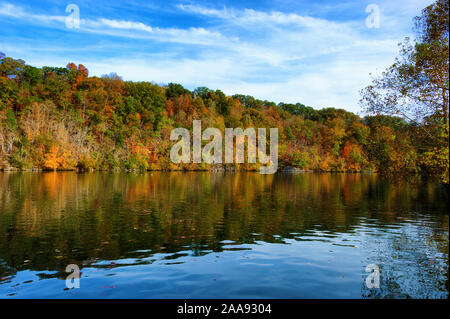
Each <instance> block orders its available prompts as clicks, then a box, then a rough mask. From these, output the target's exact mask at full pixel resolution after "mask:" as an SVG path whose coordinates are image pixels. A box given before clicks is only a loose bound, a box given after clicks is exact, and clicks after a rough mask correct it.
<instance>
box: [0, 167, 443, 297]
mask: <svg viewBox="0 0 450 319" xmlns="http://www.w3.org/2000/svg"><path fill="white" fill-rule="evenodd" d="M443 196H445V195H444V192H443V191H442V190H440V189H439V188H438V187H437V186H436V185H435V184H433V183H431V182H430V183H427V182H425V181H420V180H415V181H414V182H411V181H408V182H406V181H403V182H400V183H392V182H390V181H388V180H384V179H382V178H379V177H377V176H376V175H372V174H366V175H365V174H276V175H260V174H257V173H237V174H220V173H218V174H211V173H195V172H194V173H181V172H172V173H161V172H153V173H146V174H141V175H139V174H111V173H90V174H75V173H71V172H68V173H42V174H41V173H39V174H38V173H22V174H19V173H17V174H16V173H15V174H0V260H3V261H5V262H6V264H7V265H9V266H10V267H12V268H13V269H17V270H21V269H36V270H43V269H53V270H62V269H64V267H65V266H66V265H67V264H69V263H81V262H82V261H86V260H93V259H95V258H99V259H118V258H121V257H125V256H126V257H132V256H141V255H142V254H143V253H138V252H136V251H137V250H151V253H156V252H168V253H175V252H178V251H180V250H185V249H186V248H185V247H183V246H190V247H191V249H192V250H194V252H196V254H199V255H201V254H202V252H204V251H205V250H215V251H220V250H221V249H223V248H222V246H223V244H222V243H220V242H221V241H223V240H233V241H236V242H238V243H252V242H254V241H255V240H265V241H267V242H282V241H283V238H295V237H299V236H300V237H301V235H308V236H314V231H322V232H323V231H325V232H327V233H330V234H333V233H335V234H336V235H337V234H338V233H352V232H356V231H358V230H359V229H361V227H363V225H361V223H362V221H364V223H368V224H370V225H371V226H373V227H376V228H373V229H377V230H378V231H379V232H380V235H383V234H385V238H384V240H380V242H383V243H385V244H386V245H387V243H388V244H389V246H386V247H384V248H383V249H384V250H383V251H382V252H381V253H380V255H379V256H380V258H381V259H380V262H383V258H385V259H384V260H385V261H386V263H388V262H387V260H391V259H386V258H387V257H383V256H387V255H386V254H387V252H391V251H393V250H396V248H395V247H396V245H398V243H396V242H395V241H393V240H392V239H391V237H392V238H394V236H391V235H389V234H387V233H383V231H382V229H383V227H389V226H391V225H409V224H410V223H411V222H414V221H420V220H428V224H427V225H423V226H422V227H419V226H418V228H417V229H418V230H414V231H411V233H406V235H405V236H406V238H407V239H408V240H407V243H406V244H403V245H401V244H400V245H399V246H398V247H399V251H400V253H402V252H403V253H404V254H410V255H408V256H407V257H408V258H410V259H411V260H420V258H421V255H420V253H419V252H417V253H414V252H410V248H411V249H414V247H416V248H417V247H418V246H417V245H419V244H422V245H426V246H423V247H422V251H423V250H426V249H428V250H429V251H432V250H433V249H435V248H432V247H435V246H436V245H441V246H442V245H443V246H445V247H441V248H439V249H441V251H442V252H443V253H446V254H447V256H448V232H447V238H441V237H439V236H442V231H441V230H439V229H440V227H444V228H445V227H448V214H445V212H446V211H447V210H448V206H447V205H448V204H447V201H446V199H443V198H442V197H443ZM419 214H421V215H420V216H419ZM386 230H389V228H386ZM419 230H420V231H419ZM292 233H296V234H295V235H294V234H292ZM274 235H280V236H281V237H274ZM367 238H368V239H369V238H370V240H368V241H367V242H369V243H370V245H372V243H373V245H375V243H376V241H374V238H377V237H376V236H375V237H374V236H371V237H367ZM395 238H396V237H395ZM436 249H437V248H436ZM445 250H446V252H444V251H445ZM418 251H420V250H418ZM389 258H391V257H389ZM414 258H415V259H414ZM24 260H30V262H28V263H24ZM374 263H376V262H374ZM425 268H426V267H425ZM428 268H430V267H428ZM428 268H427V270H428ZM0 271H1V272H4V270H3V268H1V270H0ZM383 271H385V272H386V274H389V271H391V270H390V269H387V268H385V269H384V270H383ZM392 271H395V269H394V270H392ZM7 272H9V271H7ZM385 278H388V277H387V275H386V277H385ZM393 278H395V276H393ZM447 282H448V280H447ZM388 284H389V285H392V291H395V289H394V288H395V283H394V281H392V282H391V281H389V283H388ZM389 291H391V290H389ZM366 293H367V294H368V293H369V292H364V294H366Z"/></svg>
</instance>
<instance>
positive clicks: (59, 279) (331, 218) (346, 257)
mask: <svg viewBox="0 0 450 319" xmlns="http://www.w3.org/2000/svg"><path fill="white" fill-rule="evenodd" d="M202 176H203V175H202V174H199V177H194V178H193V179H191V180H189V183H186V184H182V185H181V186H180V185H179V184H175V185H170V186H169V184H167V183H166V180H165V179H161V180H158V181H157V182H156V184H155V187H154V188H153V190H152V191H151V192H150V194H149V195H148V194H147V195H142V194H141V195H139V194H133V195H130V192H132V189H133V187H134V186H135V187H136V189H139V184H137V185H133V181H132V180H131V177H123V176H122V177H121V179H119V181H121V182H126V183H125V185H126V186H120V187H119V189H120V190H121V196H118V192H117V189H115V188H114V187H118V186H117V185H123V184H122V183H119V184H114V183H112V184H111V183H110V184H109V185H110V187H112V188H113V189H115V190H116V192H112V191H111V189H109V188H105V189H102V188H101V187H100V186H99V184H98V183H94V182H98V180H95V179H94V180H90V181H87V182H86V184H79V185H78V186H79V187H80V186H81V187H80V188H81V191H80V188H79V189H78V192H79V193H78V197H76V198H75V199H74V193H73V192H68V193H67V194H66V195H65V196H64V198H67V197H68V198H70V200H68V201H67V202H64V203H63V204H61V203H59V204H60V205H61V207H63V208H64V210H65V211H66V212H67V213H65V214H64V213H63V214H62V216H59V217H57V218H55V217H52V218H49V219H47V220H45V222H44V221H42V219H39V218H36V217H35V218H34V219H33V218H30V216H28V218H26V219H23V220H21V221H20V222H19V217H18V216H17V215H14V214H13V215H12V216H15V218H16V219H15V222H16V224H14V223H12V222H11V219H10V220H7V218H8V217H10V216H11V215H8V214H7V212H8V210H7V209H5V208H2V209H3V212H2V211H1V210H0V212H1V214H0V222H1V225H2V227H4V225H9V227H10V228H2V231H4V229H7V230H8V233H6V232H5V233H4V235H2V236H1V237H0V242H1V243H2V245H1V246H0V247H1V250H0V252H1V255H0V256H4V257H2V258H1V259H0V261H1V264H0V277H2V278H1V280H0V297H2V298H5V297H13V298H14V297H18V298H24V297H25V298H47V297H50V298H360V297H363V298H384V297H388V298H407V297H412V298H445V297H447V296H448V291H447V288H446V285H448V277H447V272H448V214H443V213H442V212H445V211H446V210H445V208H446V206H445V205H448V204H447V203H446V202H444V201H443V200H442V199H441V200H439V198H440V197H439V196H441V195H440V194H439V193H437V194H438V195H433V196H431V195H430V193H429V192H428V194H427V195H426V196H425V197H423V196H424V195H423V192H420V191H419V189H420V188H422V189H425V186H424V185H414V184H413V185H409V184H406V185H402V186H401V187H398V188H393V186H392V185H388V184H383V183H382V181H380V180H379V179H376V178H373V177H370V179H367V180H365V179H356V180H352V179H341V178H337V177H333V176H328V179H330V180H324V179H323V177H320V178H322V183H331V186H330V185H328V188H327V189H328V191H323V188H317V189H316V188H315V186H314V185H315V183H316V182H317V181H316V180H315V179H317V178H319V177H312V176H315V175H310V176H308V177H306V176H304V175H303V176H296V177H292V176H290V177H286V179H283V178H281V179H275V180H271V181H270V182H264V181H263V182H261V184H260V185H255V189H256V190H253V191H249V189H248V188H247V186H246V185H245V186H242V181H243V180H242V179H239V180H238V181H239V183H235V184H234V187H236V188H237V189H236V193H233V192H230V194H227V193H226V192H225V194H223V192H222V193H219V192H218V191H217V192H216V191H214V190H211V189H206V190H204V193H205V194H203V195H202V194H201V193H200V192H198V189H197V190H196V188H197V187H198V186H199V184H202V181H201V180H199V179H201V178H203V177H202ZM147 177H148V176H147ZM147 177H146V175H143V176H141V177H138V178H137V179H138V180H140V179H147ZM178 177H179V178H180V179H183V178H184V179H188V178H189V177H183V175H181V176H178ZM230 178H232V177H230ZM306 178H308V179H310V181H309V182H308V183H305V179H306ZM247 179H248V180H247ZM258 179H259V177H258V176H257V175H251V177H246V178H245V179H244V181H245V180H247V181H248V182H249V183H250V182H255V180H256V181H258ZM0 181H1V179H0ZM19 181H22V180H19ZM112 181H113V182H115V180H114V179H113V180H112ZM206 181H207V182H206V184H204V185H211V184H210V183H209V180H208V179H207V180H206ZM233 181H234V180H228V179H227V178H224V180H222V181H221V182H220V183H224V184H228V183H231V182H233ZM14 182H16V184H12V185H11V184H8V185H10V186H9V187H10V189H14V187H16V186H17V181H14ZM66 182H67V181H66ZM319 182H320V181H319ZM302 183H304V184H302ZM107 184H108V183H107ZM114 185H115V186H114ZM204 185H203V186H204ZM94 186H95V187H94ZM147 186H148V185H147ZM229 186H230V184H228V187H229ZM344 186H347V187H349V188H347V189H344ZM62 187H66V186H62ZM166 187H167V188H166ZM302 187H303V189H302ZM386 187H387V189H386ZM427 187H428V186H427ZM86 189H89V191H88V192H85V193H83V191H85V190H86ZM93 189H94V190H95V191H94V190H93ZM171 189H172V191H173V192H176V195H171V196H175V198H174V200H173V201H171V202H168V203H167V202H165V201H164V200H165V198H164V196H168V195H167V194H166V193H167V192H169V191H170V190H171ZM226 189H227V190H229V188H226ZM268 190H269V191H268ZM374 190H376V192H374ZM428 190H429V189H428ZM66 191H67V190H66ZM20 192H23V193H24V194H25V195H24V198H28V197H34V200H33V201H32V202H31V204H30V205H31V208H30V206H28V208H26V209H28V210H30V209H32V206H33V205H36V206H37V205H39V203H40V204H41V205H43V206H44V207H46V208H52V207H53V208H54V206H52V205H56V204H57V203H55V202H53V203H52V202H48V201H45V200H47V199H48V198H47V197H46V196H44V195H36V194H29V193H27V191H26V190H25V191H24V190H20ZM380 192H381V193H380ZM12 193H13V192H12ZM94 195H96V196H97V197H95V196H94ZM2 196H3V197H0V202H1V199H2V198H3V199H5V195H4V194H3V195H2ZM55 196H56V195H55ZM203 196H204V197H203ZM405 196H406V198H405ZM267 197H269V198H268V199H267ZM211 198H213V200H212V199H211ZM230 198H233V200H234V201H231V200H230ZM99 199H100V200H101V201H99ZM408 199H409V200H408ZM59 200H61V199H59ZM24 201H25V202H26V199H25V200H24ZM157 201H161V202H160V205H159V206H155V202H157ZM11 203H13V201H10V202H8V203H7V204H11ZM163 203H167V206H164V205H163ZM14 204H15V205H16V206H14V205H13V206H12V207H11V208H10V209H16V210H19V209H24V208H20V207H21V206H20V205H19V203H18V202H17V201H16V202H15V203H14ZM108 205H110V206H108ZM183 205H184V208H183ZM433 205H435V206H433ZM3 207H6V208H8V206H7V205H6V206H3ZM61 207H59V208H61ZM102 207H103V208H102ZM111 207H115V208H116V210H114V209H111ZM143 207H145V208H146V210H145V209H140V208H143ZM158 209H159V212H160V214H159V215H157V216H154V215H155V213H152V212H155V211H158ZM43 211H44V210H42V212H43ZM193 211H194V212H193ZM393 211H395V212H397V213H395V214H393V213H392V212H393ZM69 212H70V213H69ZM430 212H431V213H430ZM168 215H170V216H168ZM67 219H69V220H70V221H71V222H68V220H67ZM56 221H57V222H56ZM32 222H34V224H32ZM11 225H13V226H14V227H12V228H13V229H15V230H16V231H15V232H13V231H11V229H12V228H11ZM21 230H23V232H22V231H21ZM25 230H26V232H25ZM30 231H32V232H34V233H33V234H34V236H31V235H29V232H30ZM27 232H28V233H27ZM77 232H80V233H83V236H90V237H89V238H81V237H77V236H76V235H75V234H76V233H77ZM8 236H9V237H8ZM52 238H53V239H52ZM38 239H39V240H38ZM30 242H31V243H33V245H32V247H33V248H29V246H27V245H28V244H29V243H30ZM42 242H45V243H55V244H50V246H51V247H49V249H48V250H45V249H46V247H43V246H41V245H42ZM21 245H22V246H21ZM13 247H18V248H20V247H22V250H23V251H16V252H14V251H13V250H12V248H13ZM55 247H59V248H55ZM7 248H8V249H9V250H8V251H7V250H6V249H7ZM31 249H33V250H34V251H31ZM39 250H42V252H41V253H40V254H39V253H38V252H39ZM55 250H56V251H55ZM19 253H20V254H21V255H20V257H17V255H19ZM25 258H26V259H25ZM28 258H29V260H28ZM20 259H23V261H20V262H17V264H14V262H15V261H16V260H20ZM68 263H78V264H79V265H80V268H81V272H82V278H81V288H80V289H71V290H65V282H64V280H63V279H64V278H65V277H66V276H67V275H68V274H66V273H64V268H65V265H67V264H68ZM369 264H376V265H378V266H379V267H380V268H381V277H380V278H381V288H380V289H368V288H366V286H365V278H366V277H367V276H368V275H369V274H368V273H366V272H365V268H366V266H367V265H369Z"/></svg>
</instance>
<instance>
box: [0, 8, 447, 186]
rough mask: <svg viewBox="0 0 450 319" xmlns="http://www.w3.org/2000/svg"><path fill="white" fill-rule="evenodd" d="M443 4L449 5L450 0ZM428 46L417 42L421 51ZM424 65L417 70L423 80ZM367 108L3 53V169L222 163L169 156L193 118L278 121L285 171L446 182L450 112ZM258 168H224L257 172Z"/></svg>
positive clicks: (254, 123)
mask: <svg viewBox="0 0 450 319" xmlns="http://www.w3.org/2000/svg"><path fill="white" fill-rule="evenodd" d="M438 2H439V1H438ZM442 2H443V3H444V4H446V5H447V8H448V0H447V1H442ZM431 7H432V6H431ZM425 13H426V12H425V10H424V14H425ZM441 15H442V13H441ZM443 16H444V17H445V16H446V19H447V20H446V21H447V22H446V23H447V26H446V29H445V25H444V31H443V32H444V40H443V41H444V42H443V44H442V43H438V45H440V46H441V47H442V46H443V45H444V46H445V45H446V48H447V53H446V54H447V56H446V57H447V61H446V64H445V63H444V65H443V66H442V65H441V66H440V67H441V69H442V68H444V71H447V75H446V79H444V82H443V83H444V84H443V85H444V88H443V89H442V90H443V91H444V93H445V92H446V94H447V100H446V101H445V99H444V101H443V103H444V104H445V105H447V103H448V13H445V14H443ZM425 18H426V16H425ZM432 18H433V17H432ZM424 23H425V24H426V23H428V24H430V23H434V22H433V21H431V22H429V21H425V22H424ZM444 24H445V21H444ZM445 32H446V34H445ZM445 35H446V40H445ZM431 41H434V40H433V39H432V40H429V41H428V42H431ZM445 41H446V42H445ZM424 43H427V40H426V39H422V41H421V42H420V40H419V43H416V44H415V46H412V47H413V49H415V50H419V49H420V48H422V47H421V45H423V44H424ZM433 43H434V42H433ZM444 49H445V47H444ZM433 52H434V51H433ZM429 53H430V52H428V54H429ZM408 54H410V52H409V53H408ZM444 55H445V54H444ZM413 58H415V60H414V61H412V62H411V61H409V62H408V63H410V64H411V63H415V64H416V66H417V65H418V63H419V62H423V61H419V60H418V56H417V54H416V55H415V56H414V57H413ZM422 58H423V59H427V58H428V60H430V61H431V60H432V61H434V60H436V59H435V57H434V56H433V57H429V56H425V54H423V56H422ZM433 59H434V60H433ZM443 59H445V56H444V57H443ZM439 61H441V60H439ZM395 65H397V66H398V65H399V64H394V66H395ZM424 68H425V67H423V68H422V69H421V70H419V71H417V70H416V71H417V72H421V75H422V77H421V78H423V74H424V71H423V69H424ZM416 71H414V72H416ZM444 73H445V72H444ZM390 74H392V72H391V73H390ZM425 74H426V70H425ZM444 78H445V76H444ZM405 81H406V80H405ZM427 81H428V82H427ZM430 81H431V80H430V79H428V80H426V83H425V84H426V85H427V87H429V86H430V85H428V84H430ZM445 81H446V82H445ZM373 88H374V86H372V87H371V88H369V91H368V92H369V94H368V96H370V97H373V96H375V94H374V93H373V92H372V91H370V90H371V89H373ZM384 88H385V87H384ZM401 89H402V90H404V88H401ZM402 92H403V91H402ZM324 94H326V92H324ZM427 94H428V93H427ZM444 95H445V94H444ZM366 96H367V94H366ZM444 97H445V96H444ZM366 102H367V99H366ZM368 102H369V103H372V104H374V105H377V106H379V104H376V103H375V102H374V101H368ZM388 107H390V106H388ZM392 108H393V107H392ZM444 109H445V110H446V106H445V107H444ZM370 111H372V115H368V116H365V117H363V118H361V117H359V116H358V115H355V114H353V113H351V112H347V111H345V110H343V109H335V108H324V109H321V110H317V109H314V108H312V107H309V106H305V105H303V104H301V103H297V104H288V103H278V104H276V103H274V102H270V101H262V100H258V99H256V98H254V97H252V96H247V95H233V96H226V95H225V94H224V93H223V92H222V91H220V90H211V89H208V88H206V87H199V88H197V89H195V90H193V91H190V90H188V89H186V88H184V87H183V86H182V85H180V84H175V83H169V84H168V85H158V84H155V83H154V82H131V81H123V80H122V79H121V77H119V76H118V75H117V74H115V73H111V74H109V75H104V76H102V77H97V76H89V71H88V69H87V68H86V67H85V66H83V65H81V64H79V65H76V64H74V63H69V64H68V65H67V66H66V67H47V66H46V67H42V68H38V67H34V66H31V65H27V64H26V63H25V62H24V61H23V60H20V59H15V58H12V57H7V56H6V55H5V54H3V53H0V169H11V168H16V169H22V170H23V169H47V170H55V169H57V170H75V169H78V170H92V169H96V170H113V169H123V170H138V169H141V170H176V169H185V170H208V169H211V168H214V169H217V165H214V166H215V167H209V166H208V165H206V164H204V163H201V164H173V163H172V162H171V161H170V156H169V155H170V147H171V145H173V143H174V142H172V141H170V138H169V137H170V132H171V130H172V129H173V128H176V127H185V128H191V129H192V121H193V120H194V119H199V120H201V121H202V127H203V128H206V127H217V128H219V129H220V130H221V131H222V132H223V131H224V129H225V127H231V128H236V127H242V128H247V127H258V128H271V127H278V129H279V167H280V168H283V167H296V168H300V169H308V170H320V171H361V170H370V171H378V172H402V173H421V174H441V178H442V180H443V181H444V182H448V113H445V114H444V113H442V112H440V111H439V110H436V111H434V112H431V113H429V114H426V115H424V116H422V118H421V119H420V121H417V120H408V119H405V118H404V117H402V116H401V113H400V112H396V113H395V114H398V116H393V115H386V114H388V113H389V112H385V111H384V110H383V109H371V110H370ZM383 114H384V115H383ZM395 114H394V115H395ZM430 135H432V137H433V138H430ZM204 143H205V144H206V143H207V141H205V142H204ZM257 165H258V164H248V163H245V164H226V165H223V166H224V167H225V166H227V167H228V168H230V169H231V168H232V169H237V170H240V169H242V170H254V169H257Z"/></svg>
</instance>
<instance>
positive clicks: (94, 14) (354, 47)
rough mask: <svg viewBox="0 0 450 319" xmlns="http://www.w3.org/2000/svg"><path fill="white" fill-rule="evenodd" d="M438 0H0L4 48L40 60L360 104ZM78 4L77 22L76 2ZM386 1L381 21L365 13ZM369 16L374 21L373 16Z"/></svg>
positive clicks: (315, 102)
mask: <svg viewBox="0 0 450 319" xmlns="http://www.w3.org/2000/svg"><path fill="white" fill-rule="evenodd" d="M430 3H432V1H431V0H379V1H378V0H370V1H364V0H344V1H336V0H320V1H319V0H316V1H312V0H309V1H304V0H270V1H266V0H229V1H224V0H215V1H204V0H192V1H191V0H147V1H127V0H121V1H104V0H95V1H93V0H80V1H70V0H69V1H67V2H64V1H56V0H41V1H20V0H14V1H11V0H9V1H3V0H0V26H1V27H0V51H1V52H4V53H6V55H7V56H11V57H14V58H21V59H23V60H25V61H26V62H27V63H28V64H31V65H35V66H44V65H51V66H65V65H66V64H67V63H68V62H75V63H82V64H84V65H85V66H86V67H87V68H88V69H89V71H90V74H91V75H99V76H100V75H103V74H108V73H111V72H116V73H117V74H119V75H120V76H122V78H123V79H124V80H136V81H153V82H156V83H169V82H176V83H181V84H182V85H183V86H185V87H186V88H188V89H191V90H192V89H194V88H196V87H198V86H207V87H209V88H211V89H221V90H222V91H224V92H225V93H226V94H228V95H232V94H236V93H241V94H250V95H253V96H255V97H257V98H259V99H267V100H271V101H274V102H292V103H296V102H301V103H303V104H306V105H309V106H312V107H314V108H318V109H319V108H322V107H338V108H344V109H347V110H350V111H353V112H357V113H360V107H359V105H358V101H359V93H358V91H359V90H360V89H361V88H363V87H364V86H365V85H367V84H368V83H370V75H369V73H375V74H376V73H379V72H381V71H382V70H383V69H385V68H386V67H387V66H389V65H390V64H392V62H393V59H394V57H395V56H396V55H397V52H398V46H397V44H398V42H400V41H401V40H402V39H403V38H404V37H405V36H413V33H412V25H413V22H412V19H413V17H414V16H416V15H418V14H420V11H421V10H422V9H423V8H424V7H426V6H427V5H429V4H430ZM69 4H75V5H76V6H77V7H78V8H79V13H80V23H79V28H76V27H75V28H74V27H73V26H74V25H73V22H74V20H73V19H71V18H70V19H67V17H68V16H70V17H73V14H74V11H70V10H69V12H66V7H67V6H68V5H69ZM368 5H372V6H370V7H369V8H373V7H374V6H373V5H376V8H377V9H378V11H379V25H378V27H374V23H372V24H370V23H369V26H371V28H369V27H368V25H367V18H368V16H370V15H371V17H373V15H374V14H376V11H377V10H375V11H373V10H372V11H369V12H366V9H367V6H368ZM370 21H372V22H373V21H374V20H372V19H370Z"/></svg>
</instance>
